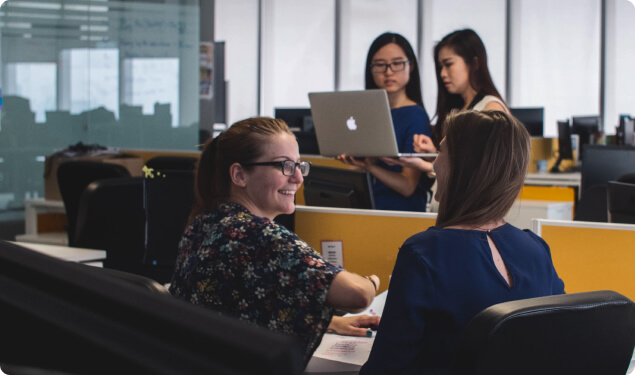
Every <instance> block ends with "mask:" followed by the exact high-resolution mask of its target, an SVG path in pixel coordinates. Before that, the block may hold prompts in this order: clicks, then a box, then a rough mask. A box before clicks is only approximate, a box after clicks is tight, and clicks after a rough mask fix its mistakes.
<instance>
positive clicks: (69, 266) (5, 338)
mask: <svg viewBox="0 0 635 375" xmlns="http://www.w3.org/2000/svg"><path fill="white" fill-rule="evenodd" d="M0 283H1V285H2V288H0V311H2V320H1V323H0V331H1V332H2V340H1V341H0V364H2V368H3V369H5V367H6V366H11V367H12V368H22V369H25V371H24V372H17V371H16V372H9V373H22V374H27V373H30V374H35V373H37V374H61V373H69V374H97V375H99V374H104V375H105V374H116V373H122V372H123V373H129V374H166V375H168V374H272V375H273V374H300V373H301V372H302V368H303V363H302V352H303V350H302V349H301V348H302V346H301V344H300V343H299V342H298V341H297V340H296V338H295V337H293V336H291V335H283V334H281V333H278V332H273V331H270V330H268V329H265V328H262V327H259V326H256V325H254V324H249V323H245V322H242V321H240V320H238V319H235V318H230V317H227V316H222V315H220V314H218V313H216V312H214V311H212V310H209V309H206V308H202V307H200V306H195V305H191V304H189V303H186V302H184V301H181V300H177V299H176V298H172V297H170V296H166V295H165V294H158V293H152V292H150V291H148V290H146V289H144V288H140V287H139V286H138V285H134V284H133V283H131V282H128V281H127V280H124V279H118V278H114V277H109V276H108V275H107V274H104V273H103V272H95V271H94V268H93V267H91V266H87V265H83V264H78V263H70V262H66V261H62V260H59V259H56V258H52V257H49V256H46V255H43V254H39V253H36V252H35V251H32V250H29V249H26V248H23V247H21V246H18V245H15V244H12V243H8V242H5V241H0ZM26 369H29V372H26Z"/></svg>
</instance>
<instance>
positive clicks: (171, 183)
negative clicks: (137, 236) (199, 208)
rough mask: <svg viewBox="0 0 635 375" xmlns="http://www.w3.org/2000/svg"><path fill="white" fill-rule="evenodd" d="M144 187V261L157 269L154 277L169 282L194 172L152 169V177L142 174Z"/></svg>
mask: <svg viewBox="0 0 635 375" xmlns="http://www.w3.org/2000/svg"><path fill="white" fill-rule="evenodd" d="M143 186H144V189H143V190H144V205H145V215H146V231H145V255H144V259H143V262H144V264H146V265H148V266H151V267H155V268H156V270H157V272H158V274H157V276H155V277H153V278H154V279H155V280H159V281H160V282H169V281H170V278H171V275H172V272H173V271H174V264H175V261H176V255H177V252H178V246H179V242H180V240H181V237H182V236H183V230H184V229H185V225H186V224H187V218H188V216H189V214H190V211H191V210H192V205H193V203H194V171H183V170H180V171H177V170H160V171H155V173H154V175H153V177H145V179H144V185H143Z"/></svg>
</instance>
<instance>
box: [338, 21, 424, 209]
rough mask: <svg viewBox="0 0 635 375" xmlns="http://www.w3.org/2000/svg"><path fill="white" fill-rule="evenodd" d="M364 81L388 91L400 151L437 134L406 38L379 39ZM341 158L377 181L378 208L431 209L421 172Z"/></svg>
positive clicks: (407, 150) (389, 35)
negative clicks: (421, 136)
mask: <svg viewBox="0 0 635 375" xmlns="http://www.w3.org/2000/svg"><path fill="white" fill-rule="evenodd" d="M365 78H366V89H384V90H386V93H387V94H388V103H389V105H390V112H391V115H392V122H393V126H394V127H395V136H396V139H397V146H398V148H399V152H405V153H411V152H414V146H413V142H414V135H415V134H427V135H429V136H431V135H432V133H431V128H430V125H429V122H430V121H429V118H428V114H427V113H426V110H425V108H424V107H423V101H422V99H421V79H420V76H419V66H418V64H417V58H416V56H415V53H414V51H413V49H412V47H411V46H410V43H408V41H407V40H406V38H404V37H403V36H401V35H399V34H395V33H384V34H382V35H380V36H379V37H377V38H376V39H375V41H373V43H372V44H371V46H370V49H369V51H368V56H367V58H366V74H365ZM338 159H339V160H341V161H342V162H344V163H346V164H349V165H353V166H356V167H358V168H359V169H362V170H365V171H368V172H369V173H370V174H371V175H372V176H373V177H374V178H373V195H374V198H375V206H376V208H377V209H380V210H402V211H425V210H426V203H427V202H426V195H425V193H424V190H423V188H422V185H421V184H420V176H421V172H420V171H419V170H418V169H416V168H410V167H402V166H400V165H389V164H387V163H386V161H387V160H386V159H385V158H382V159H380V160H378V159H375V158H364V159H361V160H359V159H355V158H352V157H348V156H346V155H341V156H339V157H338ZM388 162H390V161H389V160H388Z"/></svg>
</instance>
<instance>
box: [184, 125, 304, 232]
mask: <svg viewBox="0 0 635 375" xmlns="http://www.w3.org/2000/svg"><path fill="white" fill-rule="evenodd" d="M280 133H288V134H293V133H292V132H291V130H289V127H288V126H287V124H286V123H285V122H284V121H282V120H279V119H273V118H269V117H253V118H248V119H246V120H242V121H238V122H236V123H235V124H233V125H232V126H230V127H229V129H227V130H225V131H224V132H222V133H221V134H220V135H219V136H218V137H216V138H214V139H212V140H210V141H208V142H207V143H206V144H205V148H204V149H203V152H202V153H201V158H200V159H199V161H198V165H197V167H196V181H195V184H194V206H193V208H192V212H191V213H190V217H189V220H190V221H191V220H193V219H194V218H196V216H198V215H199V214H201V213H202V212H204V211H213V210H216V209H217V208H218V206H219V205H220V204H221V203H226V202H228V200H229V192H230V187H231V183H232V182H231V177H230V175H229V167H230V166H231V165H232V164H234V163H247V162H251V161H254V160H256V159H258V158H259V157H260V156H262V154H263V152H264V149H263V145H264V144H266V142H267V137H272V136H274V135H276V134H280Z"/></svg>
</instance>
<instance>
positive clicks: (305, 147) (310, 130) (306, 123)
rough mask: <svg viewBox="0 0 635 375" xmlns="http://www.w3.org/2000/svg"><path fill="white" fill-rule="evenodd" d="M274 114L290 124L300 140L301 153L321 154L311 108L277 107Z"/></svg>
mask: <svg viewBox="0 0 635 375" xmlns="http://www.w3.org/2000/svg"><path fill="white" fill-rule="evenodd" d="M274 116H275V117H276V118H277V119H280V120H284V122H286V123H287V125H289V128H291V131H293V133H294V134H295V138H296V139H297V141H298V147H299V148H300V154H303V155H319V154H320V148H319V146H318V143H317V136H316V135H315V128H314V127H313V116H312V115H311V108H276V109H275V114H274Z"/></svg>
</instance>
